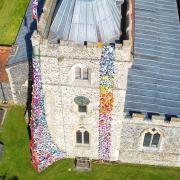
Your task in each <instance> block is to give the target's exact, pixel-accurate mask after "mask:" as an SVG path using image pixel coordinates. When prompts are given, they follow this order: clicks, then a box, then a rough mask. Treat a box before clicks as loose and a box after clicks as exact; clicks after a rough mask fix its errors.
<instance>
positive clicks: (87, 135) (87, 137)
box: [84, 131, 89, 144]
mask: <svg viewBox="0 0 180 180" xmlns="http://www.w3.org/2000/svg"><path fill="white" fill-rule="evenodd" d="M84 144H89V133H88V131H85V132H84Z"/></svg>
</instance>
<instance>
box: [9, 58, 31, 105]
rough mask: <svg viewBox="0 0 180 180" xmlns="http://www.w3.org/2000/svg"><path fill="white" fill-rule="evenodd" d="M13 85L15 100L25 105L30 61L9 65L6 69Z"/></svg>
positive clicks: (12, 90)
mask: <svg viewBox="0 0 180 180" xmlns="http://www.w3.org/2000/svg"><path fill="white" fill-rule="evenodd" d="M6 71H7V73H8V77H9V82H10V85H11V92H12V97H13V102H14V103H15V104H23V105H25V104H26V102H27V91H28V73H29V66H28V61H24V62H22V63H19V64H16V65H13V66H9V67H7V69H6Z"/></svg>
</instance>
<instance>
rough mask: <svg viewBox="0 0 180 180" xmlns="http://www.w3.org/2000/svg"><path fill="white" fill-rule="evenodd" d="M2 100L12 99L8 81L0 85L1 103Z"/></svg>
mask: <svg viewBox="0 0 180 180" xmlns="http://www.w3.org/2000/svg"><path fill="white" fill-rule="evenodd" d="M4 96H5V97H4ZM4 100H6V101H8V102H10V103H11V102H12V101H13V98H12V93H11V87H10V84H9V83H1V85H0V103H2V101H4Z"/></svg>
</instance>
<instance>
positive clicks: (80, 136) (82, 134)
mask: <svg viewBox="0 0 180 180" xmlns="http://www.w3.org/2000/svg"><path fill="white" fill-rule="evenodd" d="M76 143H77V144H89V132H88V131H80V130H78V131H76Z"/></svg>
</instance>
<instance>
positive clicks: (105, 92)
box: [99, 46, 115, 160]
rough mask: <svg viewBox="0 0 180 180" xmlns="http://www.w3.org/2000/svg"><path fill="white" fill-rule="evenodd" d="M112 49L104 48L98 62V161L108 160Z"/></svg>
mask: <svg viewBox="0 0 180 180" xmlns="http://www.w3.org/2000/svg"><path fill="white" fill-rule="evenodd" d="M114 54H115V53H114V48H113V47H111V46H104V47H103V51H102V58H101V61H100V114H99V159H101V160H109V159H110V149H111V122H112V114H111V112H112V109H113V102H114V97H113V87H114V61H115V55H114Z"/></svg>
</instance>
